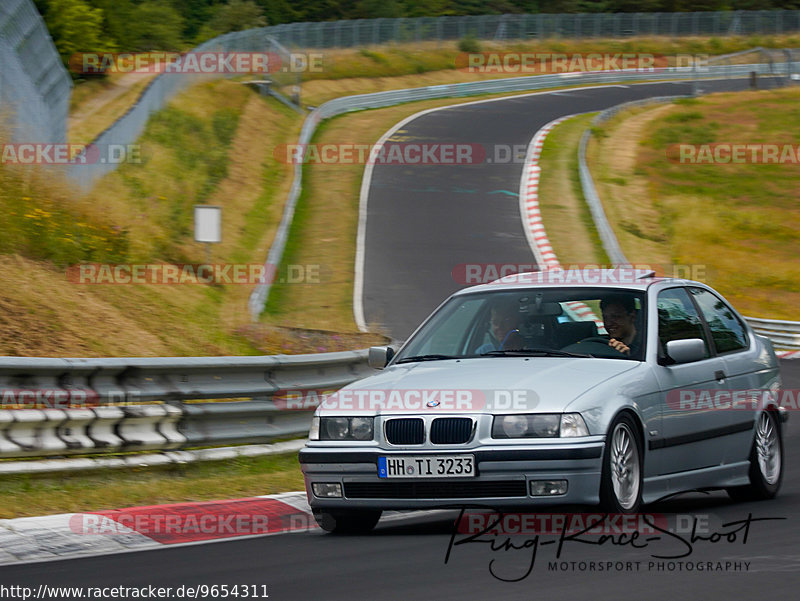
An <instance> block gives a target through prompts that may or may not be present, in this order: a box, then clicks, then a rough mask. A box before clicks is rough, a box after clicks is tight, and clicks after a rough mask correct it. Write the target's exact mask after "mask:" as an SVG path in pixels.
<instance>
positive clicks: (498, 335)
mask: <svg viewBox="0 0 800 601" xmlns="http://www.w3.org/2000/svg"><path fill="white" fill-rule="evenodd" d="M518 319H519V310H518V309H517V307H516V305H515V304H514V303H512V302H507V303H502V304H500V303H498V304H496V305H495V306H493V307H492V312H491V318H490V320H489V341H488V342H486V343H485V344H482V345H481V346H479V347H478V348H477V349H476V350H475V352H476V353H477V354H479V355H482V354H484V353H488V352H490V351H499V350H507V349H519V348H522V346H524V343H523V339H522V336H521V335H520V333H519V330H518V329H517V321H518Z"/></svg>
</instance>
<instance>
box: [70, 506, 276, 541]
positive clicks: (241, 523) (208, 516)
mask: <svg viewBox="0 0 800 601" xmlns="http://www.w3.org/2000/svg"><path fill="white" fill-rule="evenodd" d="M69 527H70V530H71V531H72V532H74V533H75V534H102V535H120V534H131V533H134V532H136V533H139V534H144V535H145V536H154V535H165V534H167V535H179V534H182V535H186V534H205V535H215V536H241V535H249V534H267V533H269V532H270V528H269V516H266V515H263V514H262V513H257V512H253V513H250V512H248V513H223V514H216V513H202V514H197V513H187V514H185V515H181V514H177V513H168V512H162V513H159V512H152V513H147V514H144V513H126V512H124V511H121V512H119V513H117V514H115V515H114V516H113V517H111V516H108V515H103V514H95V513H78V514H75V515H73V516H72V517H71V518H70V520H69Z"/></svg>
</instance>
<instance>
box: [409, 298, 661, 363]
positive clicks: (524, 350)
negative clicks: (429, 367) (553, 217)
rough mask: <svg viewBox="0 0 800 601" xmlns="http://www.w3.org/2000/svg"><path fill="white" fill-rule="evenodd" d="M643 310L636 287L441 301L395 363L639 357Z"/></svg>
mask: <svg viewBox="0 0 800 601" xmlns="http://www.w3.org/2000/svg"><path fill="white" fill-rule="evenodd" d="M644 315H645V307H644V294H643V293H641V292H639V291H635V290H624V289H612V288H531V289H523V290H520V289H514V290H513V291H503V290H500V291H491V292H481V293H472V294H465V295H460V296H456V297H453V298H451V299H450V300H449V301H448V302H447V303H445V304H444V305H443V306H442V307H441V308H440V309H439V310H438V311H437V312H436V313H435V314H434V315H433V316H432V317H431V319H430V320H429V321H428V322H427V323H426V324H425V325H424V326H423V327H422V328H421V329H420V330H419V331H418V332H417V333H416V334H415V335H414V336H413V337H412V338H411V339H410V340H409V342H408V344H407V345H406V346H405V347H404V348H403V350H402V351H401V352H400V353H399V354H398V356H397V358H396V359H395V361H394V362H395V363H411V362H416V361H438V360H445V359H465V358H473V357H493V358H498V360H501V359H500V358H502V357H519V356H554V357H565V356H566V357H569V356H582V357H597V358H605V359H631V360H636V361H641V360H643V358H644V346H645V345H644V340H645V322H646V320H645V319H644ZM604 318H605V320H606V321H605V322H604Z"/></svg>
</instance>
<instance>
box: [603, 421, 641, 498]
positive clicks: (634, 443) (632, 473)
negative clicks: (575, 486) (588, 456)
mask: <svg viewBox="0 0 800 601" xmlns="http://www.w3.org/2000/svg"><path fill="white" fill-rule="evenodd" d="M643 474H644V454H643V453H642V440H641V436H640V435H639V429H638V428H637V427H636V423H635V422H634V420H633V418H632V417H631V416H630V415H628V414H625V413H623V414H621V415H619V416H617V418H616V419H615V420H614V422H613V423H612V424H611V427H610V428H609V429H608V436H607V437H606V448H605V452H604V453H603V471H602V476H601V479H600V507H601V508H602V509H603V511H606V512H608V513H636V512H637V511H639V507H640V506H641V504H642V481H643Z"/></svg>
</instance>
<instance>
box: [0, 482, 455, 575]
mask: <svg viewBox="0 0 800 601" xmlns="http://www.w3.org/2000/svg"><path fill="white" fill-rule="evenodd" d="M409 513H410V512H408V511H386V512H384V514H383V516H382V517H381V523H386V522H395V521H399V520H402V519H405V518H406V517H408V515H409ZM413 513H414V517H415V518H418V517H419V516H425V515H430V516H437V515H442V514H446V513H447V510H438V509H432V510H427V511H416V512H413ZM319 529H320V528H319V526H317V523H316V521H315V520H314V516H313V515H312V513H311V508H310V507H309V505H308V501H307V499H306V493H305V492H287V493H281V494H277V495H265V496H258V497H248V498H244V499H230V500H226V501H202V502H196V503H173V504H168V505H149V506H141V507H128V508H126V509H108V510H101V511H87V512H84V513H62V514H58V515H48V516H42V517H32V518H15V519H9V520H0V565H10V564H23V563H37V562H44V561H56V560H62V559H73V558H80V557H93V556H98V555H113V554H116V553H130V552H133V551H146V550H153V549H166V548H171V547H179V546H184V545H195V544H206V543H212V542H219V541H229V540H234V539H243V538H253V537H256V536H269V535H275V534H289V533H298V532H308V531H312V530H319Z"/></svg>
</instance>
